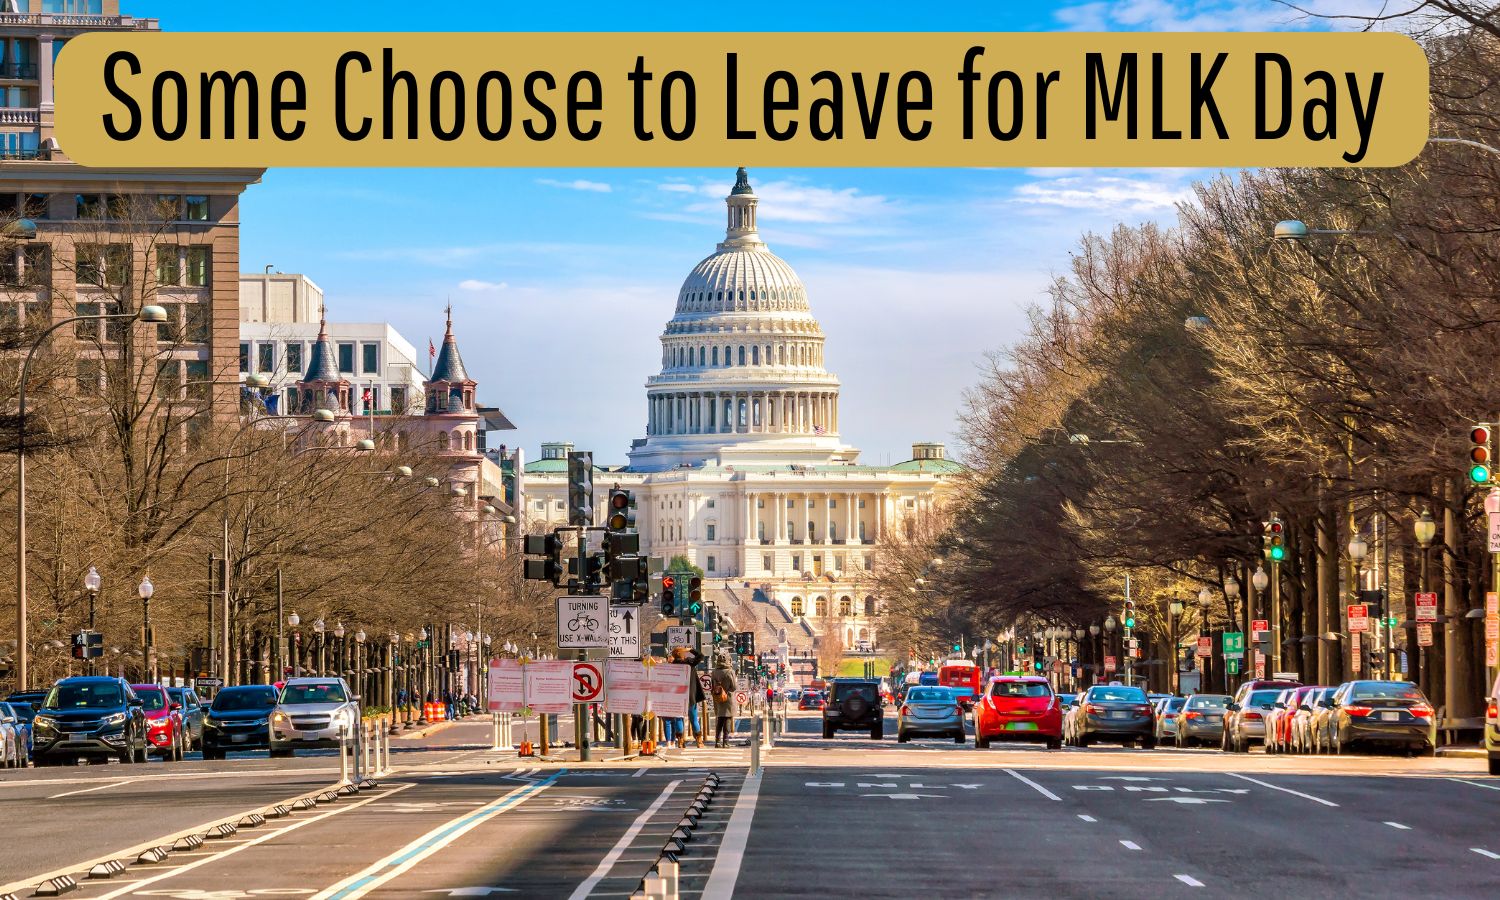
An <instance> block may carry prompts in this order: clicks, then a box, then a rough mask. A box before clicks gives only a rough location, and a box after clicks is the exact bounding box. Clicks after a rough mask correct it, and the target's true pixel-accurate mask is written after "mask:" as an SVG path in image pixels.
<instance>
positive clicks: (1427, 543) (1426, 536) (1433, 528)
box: [1412, 507, 1437, 697]
mask: <svg viewBox="0 0 1500 900" xmlns="http://www.w3.org/2000/svg"><path fill="white" fill-rule="evenodd" d="M1412 531H1413V532H1414V533H1415V535H1416V538H1417V545H1418V546H1419V547H1421V549H1422V553H1421V557H1420V560H1419V563H1420V567H1421V568H1420V570H1419V572H1418V575H1417V584H1418V585H1419V586H1420V587H1419V589H1420V590H1421V591H1422V592H1423V593H1426V592H1427V551H1429V550H1431V549H1432V541H1433V539H1434V538H1435V537H1437V521H1436V520H1434V519H1433V518H1432V510H1430V509H1427V508H1426V507H1423V509H1422V516H1421V518H1419V519H1417V521H1416V523H1415V524H1414V525H1412ZM1413 615H1415V607H1413ZM1433 630H1434V631H1436V629H1433ZM1421 649H1422V653H1421V655H1420V659H1421V660H1422V670H1421V672H1420V673H1419V674H1418V676H1417V677H1418V680H1419V682H1420V687H1421V689H1422V692H1423V693H1424V694H1426V695H1427V696H1429V697H1431V696H1432V695H1433V690H1432V675H1433V672H1432V647H1431V646H1430V645H1429V646H1427V647H1423V648H1421Z"/></svg>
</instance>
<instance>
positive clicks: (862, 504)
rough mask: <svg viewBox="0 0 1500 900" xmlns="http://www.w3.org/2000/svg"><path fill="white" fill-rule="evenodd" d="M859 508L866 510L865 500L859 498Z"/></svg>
mask: <svg viewBox="0 0 1500 900" xmlns="http://www.w3.org/2000/svg"><path fill="white" fill-rule="evenodd" d="M859 508H860V509H864V508H865V498H863V497H860V498H859Z"/></svg>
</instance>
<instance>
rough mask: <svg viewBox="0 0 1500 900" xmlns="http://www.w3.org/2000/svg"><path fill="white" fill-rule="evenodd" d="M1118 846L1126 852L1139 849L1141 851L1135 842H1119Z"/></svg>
mask: <svg viewBox="0 0 1500 900" xmlns="http://www.w3.org/2000/svg"><path fill="white" fill-rule="evenodd" d="M1120 846H1121V847H1124V848H1125V849H1126V850H1139V849H1141V845H1140V844H1137V843H1136V842H1135V841H1121V842H1120Z"/></svg>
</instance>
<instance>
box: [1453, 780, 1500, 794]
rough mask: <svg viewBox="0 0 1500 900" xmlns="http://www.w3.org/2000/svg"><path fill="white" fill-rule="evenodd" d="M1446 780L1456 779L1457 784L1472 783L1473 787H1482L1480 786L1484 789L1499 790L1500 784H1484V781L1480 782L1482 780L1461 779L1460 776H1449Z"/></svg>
mask: <svg viewBox="0 0 1500 900" xmlns="http://www.w3.org/2000/svg"><path fill="white" fill-rule="evenodd" d="M1448 780H1449V781H1456V782H1458V783H1459V784H1471V785H1473V786H1474V787H1482V788H1485V789H1487V790H1491V791H1500V785H1495V784H1485V783H1484V782H1482V781H1465V780H1463V779H1462V778H1450V779H1448Z"/></svg>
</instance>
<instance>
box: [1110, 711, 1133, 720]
mask: <svg viewBox="0 0 1500 900" xmlns="http://www.w3.org/2000/svg"><path fill="white" fill-rule="evenodd" d="M1109 717H1110V718H1111V719H1128V718H1130V713H1128V712H1123V711H1121V712H1112V713H1110V714H1109Z"/></svg>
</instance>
